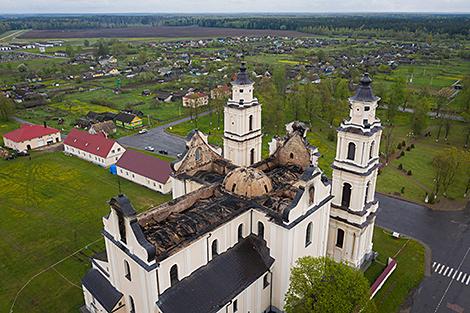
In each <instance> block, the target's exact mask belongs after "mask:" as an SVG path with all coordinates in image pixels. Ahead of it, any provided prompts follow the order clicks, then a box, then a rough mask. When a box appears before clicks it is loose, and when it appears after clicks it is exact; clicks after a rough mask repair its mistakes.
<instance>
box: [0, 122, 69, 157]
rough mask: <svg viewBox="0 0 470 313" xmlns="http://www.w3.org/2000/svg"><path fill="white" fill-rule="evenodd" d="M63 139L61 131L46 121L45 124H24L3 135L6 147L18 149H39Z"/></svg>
mask: <svg viewBox="0 0 470 313" xmlns="http://www.w3.org/2000/svg"><path fill="white" fill-rule="evenodd" d="M61 140H62V139H61V136H60V131H59V130H57V129H55V128H52V127H49V126H47V125H46V124H45V123H44V126H41V125H34V124H22V125H21V127H20V128H18V129H15V130H13V131H11V132H9V133H6V134H4V135H3V144H4V145H5V147H8V148H10V149H13V150H16V151H27V150H31V149H37V148H41V147H44V146H47V145H52V144H54V143H58V142H60V141H61Z"/></svg>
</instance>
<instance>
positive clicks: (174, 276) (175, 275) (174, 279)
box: [170, 264, 179, 286]
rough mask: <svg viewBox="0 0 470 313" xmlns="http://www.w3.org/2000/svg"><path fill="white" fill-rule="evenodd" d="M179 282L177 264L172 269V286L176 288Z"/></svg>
mask: <svg viewBox="0 0 470 313" xmlns="http://www.w3.org/2000/svg"><path fill="white" fill-rule="evenodd" d="M178 281H179V278H178V265H176V264H175V265H173V266H172V267H171V268H170V285H171V286H174V285H175V284H176V283H177V282H178Z"/></svg>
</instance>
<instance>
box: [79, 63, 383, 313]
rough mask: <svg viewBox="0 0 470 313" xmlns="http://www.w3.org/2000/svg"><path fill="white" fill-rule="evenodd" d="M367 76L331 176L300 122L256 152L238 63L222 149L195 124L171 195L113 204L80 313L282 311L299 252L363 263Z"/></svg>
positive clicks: (372, 157)
mask: <svg viewBox="0 0 470 313" xmlns="http://www.w3.org/2000/svg"><path fill="white" fill-rule="evenodd" d="M371 83H372V80H371V79H370V77H369V76H368V74H365V75H364V76H363V77H362V79H361V82H360V85H359V87H358V89H357V91H356V93H355V95H354V96H352V97H351V98H350V99H349V103H350V115H349V118H348V119H346V120H345V121H343V122H342V123H341V125H340V127H339V128H338V140H337V149H336V157H335V160H334V162H333V164H332V168H333V175H332V179H331V180H330V179H329V178H328V177H326V176H325V175H324V174H323V172H322V170H321V169H320V168H319V167H318V158H319V156H320V153H319V151H318V149H317V148H316V147H314V146H311V145H310V144H309V143H308V141H307V139H306V134H307V132H308V128H307V126H306V125H305V124H304V123H301V122H297V121H294V122H291V123H289V124H287V125H286V133H285V135H284V136H282V137H274V138H273V139H272V141H271V142H270V143H269V156H268V157H267V158H265V159H263V158H262V137H263V133H262V127H261V112H262V110H261V109H262V106H261V104H260V103H259V102H258V99H256V98H255V97H254V96H253V89H254V82H253V81H251V80H250V77H249V75H248V72H247V69H246V65H245V63H242V65H241V67H240V70H239V72H238V74H237V78H236V80H234V81H233V82H232V95H231V98H230V99H229V100H228V102H227V104H226V105H225V108H224V144H223V149H221V148H219V147H216V146H213V145H211V144H209V142H208V137H207V135H205V134H204V133H202V132H200V131H198V130H194V131H192V132H191V133H190V134H189V135H188V137H187V145H186V152H185V153H183V155H182V156H181V157H180V158H179V159H178V160H176V161H174V162H173V163H172V170H173V173H172V179H173V182H172V184H173V185H172V191H173V200H171V201H169V202H167V203H165V204H162V205H160V206H158V207H155V208H152V209H150V210H148V211H146V212H143V213H140V214H137V213H136V211H135V210H134V208H133V207H132V204H131V203H130V201H129V199H128V198H126V196H124V195H119V196H116V197H114V198H112V199H111V200H110V202H109V204H110V212H109V214H108V215H107V216H105V217H104V218H103V224H104V228H103V236H104V239H105V244H106V250H105V252H103V253H101V254H98V255H96V256H95V257H93V258H92V260H91V261H92V268H91V269H90V270H89V271H88V272H87V273H86V275H85V276H84V277H83V280H82V287H83V293H84V298H85V306H84V307H83V308H82V311H83V312H92V313H95V312H117V313H120V312H130V313H188V312H191V313H228V312H230V313H235V312H240V313H247V312H251V313H261V312H263V313H268V312H283V311H282V309H283V306H284V298H285V294H286V292H287V289H288V287H289V276H290V270H291V268H292V267H293V266H294V265H295V262H296V260H297V259H298V258H300V257H304V256H313V257H321V256H328V257H331V258H333V259H334V260H336V261H338V262H344V263H346V264H348V265H350V266H352V267H355V268H363V267H367V264H368V263H369V262H370V260H371V258H373V256H374V252H373V250H372V248H373V245H372V235H373V229H374V223H375V213H376V211H377V208H378V202H377V200H375V198H374V194H375V185H376V178H377V171H378V166H379V145H380V137H381V133H382V126H381V124H380V120H379V119H377V118H376V116H375V113H376V108H377V103H378V101H379V100H380V99H379V98H378V97H376V96H374V94H373V92H372V89H371Z"/></svg>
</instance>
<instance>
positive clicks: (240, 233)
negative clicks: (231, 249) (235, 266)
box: [237, 224, 243, 241]
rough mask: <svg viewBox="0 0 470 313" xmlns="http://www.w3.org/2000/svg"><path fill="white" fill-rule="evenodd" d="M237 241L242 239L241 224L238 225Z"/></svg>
mask: <svg viewBox="0 0 470 313" xmlns="http://www.w3.org/2000/svg"><path fill="white" fill-rule="evenodd" d="M237 234H238V241H240V240H242V239H243V224H240V225H238V231H237Z"/></svg>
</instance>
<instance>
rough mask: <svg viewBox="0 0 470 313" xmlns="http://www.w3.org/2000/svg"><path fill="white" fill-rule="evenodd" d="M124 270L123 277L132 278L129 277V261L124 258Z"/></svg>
mask: <svg viewBox="0 0 470 313" xmlns="http://www.w3.org/2000/svg"><path fill="white" fill-rule="evenodd" d="M124 271H125V273H126V275H125V277H126V278H127V279H128V280H132V277H131V267H130V266H129V262H127V261H126V260H124Z"/></svg>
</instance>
